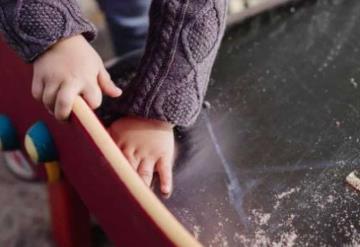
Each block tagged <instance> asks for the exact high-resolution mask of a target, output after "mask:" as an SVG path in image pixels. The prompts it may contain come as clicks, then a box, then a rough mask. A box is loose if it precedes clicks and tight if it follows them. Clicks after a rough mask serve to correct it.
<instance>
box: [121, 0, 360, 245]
mask: <svg viewBox="0 0 360 247" xmlns="http://www.w3.org/2000/svg"><path fill="white" fill-rule="evenodd" d="M359 16H360V1H358V0H328V1H325V0H324V1H303V2H301V3H298V4H297V6H295V7H294V6H293V7H291V6H290V7H286V8H282V9H278V10H276V11H272V12H269V13H266V14H263V15H261V16H258V17H256V18H253V19H251V20H249V21H247V22H245V23H243V24H241V25H240V26H238V27H236V28H234V29H232V30H230V31H229V32H228V34H227V36H226V38H225V40H224V43H223V46H222V49H221V51H220V54H219V56H218V59H217V63H216V66H215V69H214V73H213V79H212V81H211V85H210V89H209V92H208V100H209V101H210V103H211V105H212V107H211V109H208V110H204V112H203V114H202V115H201V118H200V119H199V121H198V122H197V124H196V126H195V127H194V128H193V129H191V130H189V131H186V132H185V133H182V134H181V136H182V138H181V141H180V142H181V145H180V148H181V150H183V151H182V152H181V156H180V158H179V162H178V166H177V168H176V176H175V183H176V189H175V191H174V194H173V197H172V198H171V199H169V200H166V201H165V203H166V204H167V206H168V207H169V209H170V210H171V211H172V212H173V213H174V214H175V215H176V216H177V217H178V218H179V220H180V221H181V222H182V223H183V224H184V225H185V226H186V227H187V228H188V229H189V230H190V231H192V232H193V233H194V234H195V235H196V236H197V237H198V238H199V239H200V241H201V242H202V243H204V244H205V245H206V246H343V245H345V244H348V245H350V246H359V245H360V236H359V234H358V232H359V231H360V225H359V223H360V222H359V213H360V207H359V206H360V201H359V198H360V197H359V194H358V193H357V192H356V191H355V190H353V189H352V188H350V187H348V186H347V185H346V184H345V177H346V176H347V175H348V174H349V173H350V172H351V171H352V170H354V169H356V168H358V167H359V162H360V160H359V158H360V156H359V151H360V139H359V138H360V136H359V134H360V130H359V128H358V127H359V123H360V69H359V68H360V67H359V65H360V53H359V52H360V46H359V37H360V35H359V34H360V28H359V25H360V18H359ZM115 70H116V69H115Z"/></svg>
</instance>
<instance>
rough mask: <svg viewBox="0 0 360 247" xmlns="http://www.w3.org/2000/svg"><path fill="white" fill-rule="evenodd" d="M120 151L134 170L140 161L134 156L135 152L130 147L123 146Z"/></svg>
mask: <svg viewBox="0 0 360 247" xmlns="http://www.w3.org/2000/svg"><path fill="white" fill-rule="evenodd" d="M122 152H123V154H124V156H125V158H126V159H127V160H128V161H129V163H130V165H131V166H132V167H133V168H134V169H135V171H136V170H137V168H138V167H139V163H140V161H139V160H138V159H137V158H136V157H135V152H134V150H133V149H131V148H123V149H122Z"/></svg>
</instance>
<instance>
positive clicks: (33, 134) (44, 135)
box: [27, 121, 58, 163]
mask: <svg viewBox="0 0 360 247" xmlns="http://www.w3.org/2000/svg"><path fill="white" fill-rule="evenodd" d="M27 136H28V137H29V138H30V139H31V141H32V142H33V144H34V147H35V149H36V152H37V158H38V160H37V162H40V163H44V162H53V161H57V160H58V154H57V151H56V147H55V143H54V140H53V138H52V136H51V133H50V132H49V129H48V128H47V126H46V125H45V123H44V122H41V121H39V122H36V123H35V124H34V125H33V126H32V127H31V128H30V129H29V130H28V132H27Z"/></svg>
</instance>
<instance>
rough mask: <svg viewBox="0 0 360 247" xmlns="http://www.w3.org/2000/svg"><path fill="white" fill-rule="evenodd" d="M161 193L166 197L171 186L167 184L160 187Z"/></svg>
mask: <svg viewBox="0 0 360 247" xmlns="http://www.w3.org/2000/svg"><path fill="white" fill-rule="evenodd" d="M161 191H162V193H163V194H166V195H168V194H170V192H171V186H170V185H168V184H167V185H162V186H161Z"/></svg>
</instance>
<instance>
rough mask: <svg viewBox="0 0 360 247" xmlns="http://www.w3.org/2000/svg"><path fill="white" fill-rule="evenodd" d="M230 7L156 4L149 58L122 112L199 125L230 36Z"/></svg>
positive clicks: (173, 0)
mask: <svg viewBox="0 0 360 247" xmlns="http://www.w3.org/2000/svg"><path fill="white" fill-rule="evenodd" d="M226 7H227V0H196V1H194V0H154V1H153V3H152V7H151V11H150V22H151V23H150V37H149V39H148V42H147V46H146V50H145V54H144V56H143V59H142V61H141V63H140V66H139V69H138V73H137V76H136V77H135V79H134V80H133V81H132V82H131V84H130V87H129V88H128V89H127V90H125V94H124V96H123V97H122V99H121V100H120V101H119V102H118V105H119V108H118V109H119V111H121V113H122V114H132V115H138V116H142V117H145V118H152V119H157V120H162V121H167V122H170V123H173V124H175V125H178V126H181V127H187V126H189V125H191V124H193V123H194V121H195V120H196V118H197V116H198V114H199V112H200V110H201V105H202V102H203V100H204V95H205V92H206V88H207V84H208V81H209V77H210V73H211V69H212V66H213V63H214V60H215V57H216V54H217V50H218V48H219V45H220V41H221V38H222V36H223V33H224V29H225V15H226Z"/></svg>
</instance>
